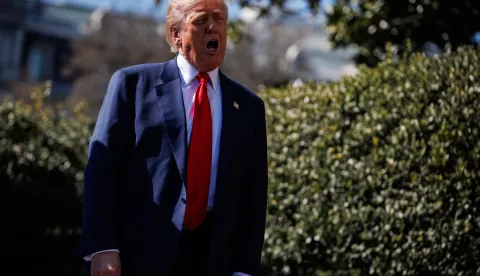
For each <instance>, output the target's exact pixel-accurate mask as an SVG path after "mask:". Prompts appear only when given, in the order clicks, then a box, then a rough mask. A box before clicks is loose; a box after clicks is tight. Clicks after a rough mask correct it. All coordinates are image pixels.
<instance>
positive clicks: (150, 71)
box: [114, 62, 166, 78]
mask: <svg viewBox="0 0 480 276" xmlns="http://www.w3.org/2000/svg"><path fill="white" fill-rule="evenodd" d="M165 64H166V62H163V63H146V64H137V65H133V66H129V67H124V68H121V69H119V70H117V71H116V72H115V73H114V75H123V76H124V77H135V76H145V77H151V78H156V77H157V76H158V74H159V73H160V72H161V71H162V69H163V68H164V67H165Z"/></svg>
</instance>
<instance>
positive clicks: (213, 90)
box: [177, 55, 222, 211]
mask: <svg viewBox="0 0 480 276" xmlns="http://www.w3.org/2000/svg"><path fill="white" fill-rule="evenodd" d="M177 64H178V69H179V71H180V79H181V82H182V94H183V105H184V106H185V118H186V120H187V141H188V142H187V143H188V144H190V138H191V136H192V125H193V117H194V110H193V106H194V103H195V93H196V91H197V87H198V85H199V84H200V81H199V80H198V79H197V78H196V76H197V75H198V73H199V72H198V70H197V69H196V68H195V67H193V66H192V65H191V64H190V63H188V61H187V60H185V58H184V57H183V56H182V55H178V57H177ZM208 75H209V76H210V80H211V83H210V82H208V100H209V101H210V110H211V113H212V151H213V152H212V170H211V174H210V192H209V194H208V207H207V210H208V211H212V210H213V199H214V197H215V186H216V181H217V169H218V154H219V152H220V135H221V131H222V128H221V126H222V90H221V86H220V78H219V76H218V68H217V69H215V70H213V71H210V72H208ZM187 202H188V198H187Z"/></svg>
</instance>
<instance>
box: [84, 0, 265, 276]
mask: <svg viewBox="0 0 480 276" xmlns="http://www.w3.org/2000/svg"><path fill="white" fill-rule="evenodd" d="M227 18H228V10H227V7H226V5H225V3H224V2H223V1H222V0H171V1H170V3H169V7H168V11H167V24H166V25H167V28H166V30H167V32H166V33H167V37H166V39H167V41H168V42H169V44H170V46H171V47H172V50H173V51H174V52H177V53H178V55H177V57H176V58H175V59H173V60H171V61H168V62H165V63H159V64H143V65H137V66H132V67H128V68H123V69H120V70H118V71H117V72H115V74H114V75H113V76H112V78H111V80H110V83H109V86H108V89H107V92H106V95H105V98H104V102H103V105H102V108H101V111H100V113H99V116H98V120H97V123H96V127H95V131H94V133H93V136H92V140H91V143H90V149H89V158H88V162H87V166H86V169H85V190H84V219H83V231H82V237H81V241H80V246H79V254H80V255H81V256H82V257H84V258H85V260H86V262H85V269H84V274H85V275H90V274H91V275H93V276H106V275H108V276H110V275H115V276H117V275H120V274H121V275H122V276H123V275H127V276H128V275H134V276H150V275H151V276H154V275H155V276H167V275H168V276H169V275H173V276H182V275H205V276H206V275H209V276H227V275H228V276H231V275H234V276H245V275H259V272H260V259H261V251H262V246H263V242H264V231H265V216H266V205H267V149H266V129H265V109H264V104H263V101H262V100H261V99H260V98H259V97H258V96H256V95H255V94H253V93H251V92H250V91H248V90H247V89H246V88H244V87H243V86H241V85H239V84H238V83H236V82H234V81H232V80H231V79H229V78H228V77H226V76H225V75H223V74H222V73H221V72H220V71H219V69H218V67H219V66H220V64H221V63H222V61H223V59H224V56H225V47H226V40H227V35H226V22H227ZM238 70H244V69H242V68H238Z"/></svg>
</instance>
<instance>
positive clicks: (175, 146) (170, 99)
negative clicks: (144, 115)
mask: <svg viewBox="0 0 480 276" xmlns="http://www.w3.org/2000/svg"><path fill="white" fill-rule="evenodd" d="M155 90H156V93H157V97H158V102H159V103H160V107H161V112H162V116H163V121H164V124H165V129H166V130H167V134H168V139H169V141H170V146H171V147H172V150H173V155H174V157H175V162H176V163H177V167H178V170H179V172H180V176H181V178H182V181H183V183H185V185H186V184H187V179H186V178H187V167H186V161H187V126H186V119H185V106H184V105H183V94H182V86H181V81H180V78H179V72H178V66H177V59H176V58H175V59H173V60H171V61H168V62H167V63H165V66H164V68H163V70H162V72H161V73H160V75H159V76H158V78H157V83H156V85H155Z"/></svg>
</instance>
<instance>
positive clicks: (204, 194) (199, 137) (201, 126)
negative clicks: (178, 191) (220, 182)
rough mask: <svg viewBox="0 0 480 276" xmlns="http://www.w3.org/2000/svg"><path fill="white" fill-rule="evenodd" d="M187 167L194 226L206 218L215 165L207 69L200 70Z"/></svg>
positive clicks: (188, 219)
mask: <svg viewBox="0 0 480 276" xmlns="http://www.w3.org/2000/svg"><path fill="white" fill-rule="evenodd" d="M197 79H198V80H200V84H199V85H198V87H197V91H196V93H195V103H194V116H193V126H192V134H191V138H190V148H189V153H188V167H187V181H188V184H187V209H186V210H185V218H184V225H185V226H186V227H187V228H188V229H190V230H193V229H195V228H196V227H197V226H199V225H200V224H202V222H203V221H204V220H205V215H206V211H207V204H208V193H209V190H210V172H211V167H212V113H211V111H210V101H209V100H208V93H207V91H208V82H209V81H210V77H209V76H208V74H207V73H199V74H198V75H197Z"/></svg>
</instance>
